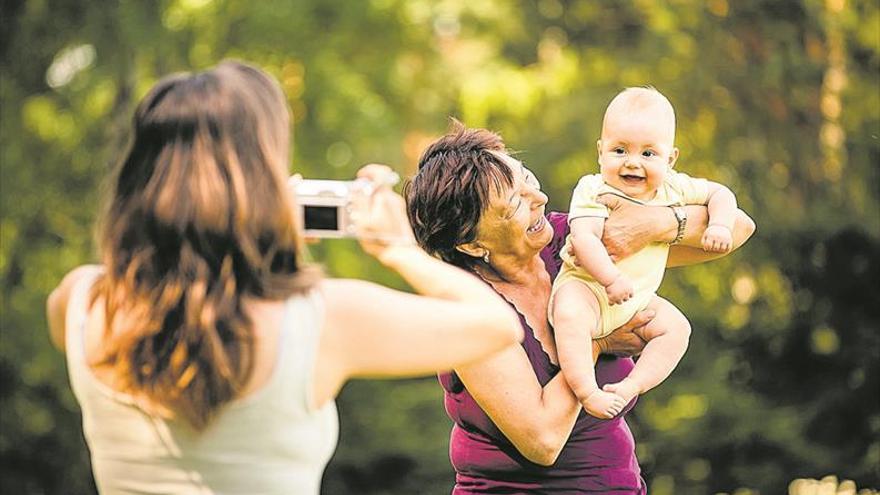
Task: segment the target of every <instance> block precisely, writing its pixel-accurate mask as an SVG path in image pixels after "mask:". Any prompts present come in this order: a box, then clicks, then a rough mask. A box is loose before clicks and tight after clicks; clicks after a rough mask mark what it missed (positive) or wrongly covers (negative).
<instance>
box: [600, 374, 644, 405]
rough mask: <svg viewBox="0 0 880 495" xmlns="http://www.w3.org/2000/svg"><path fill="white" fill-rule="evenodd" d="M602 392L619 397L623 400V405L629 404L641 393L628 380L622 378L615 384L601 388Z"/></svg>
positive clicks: (634, 384)
mask: <svg viewBox="0 0 880 495" xmlns="http://www.w3.org/2000/svg"><path fill="white" fill-rule="evenodd" d="M602 390H604V391H605V392H609V393H612V394H616V395H618V396H620V397H621V398H623V403H624V404H629V401H631V400H633V399H634V398H635V397H636V396H637V395H639V393H640V392H641V390H640V389H639V386H638V385H636V383H635V382H634V381H632V380H630V379H629V378H624V379H623V380H621V381H619V382H617V383H609V384H607V385H605V386H604V387H602Z"/></svg>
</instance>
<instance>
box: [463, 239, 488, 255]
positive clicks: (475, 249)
mask: <svg viewBox="0 0 880 495" xmlns="http://www.w3.org/2000/svg"><path fill="white" fill-rule="evenodd" d="M455 250H456V251H458V252H459V253H464V254H466V255H468V256H472V257H474V258H484V257H485V256H486V253H488V252H489V250H487V249H486V248H484V247H483V246H480V244H479V243H478V242H476V241H473V242H466V243H464V244H459V245H458V246H455Z"/></svg>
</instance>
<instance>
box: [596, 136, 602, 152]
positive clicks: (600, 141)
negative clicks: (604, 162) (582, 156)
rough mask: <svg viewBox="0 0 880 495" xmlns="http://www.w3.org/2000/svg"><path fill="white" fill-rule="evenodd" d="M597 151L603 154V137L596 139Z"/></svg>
mask: <svg viewBox="0 0 880 495" xmlns="http://www.w3.org/2000/svg"><path fill="white" fill-rule="evenodd" d="M596 151H598V152H599V154H600V155H601V154H602V140H601V139H597V140H596Z"/></svg>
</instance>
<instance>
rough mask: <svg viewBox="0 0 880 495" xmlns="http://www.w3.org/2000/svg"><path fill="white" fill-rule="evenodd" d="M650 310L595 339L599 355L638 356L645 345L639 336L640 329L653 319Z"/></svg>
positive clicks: (638, 314)
mask: <svg viewBox="0 0 880 495" xmlns="http://www.w3.org/2000/svg"><path fill="white" fill-rule="evenodd" d="M654 316H655V313H654V311H652V310H643V311H639V312H638V313H636V314H635V315H633V317H632V318H630V320H629V321H628V322H626V323H624V324H623V326H621V327H619V328H617V329H616V330H614V331H613V332H611V333H610V334H608V335H607V336H605V337H602V338H601V339H596V343H597V344H599V352H600V353H601V354H613V355H615V356H623V357H630V356H638V355H639V354H640V353H641V352H642V349H644V348H645V344H646V343H647V342H646V341H645V340H644V339H643V338H642V337H641V336H640V334H641V330H642V328H643V327H644V326H645V325H647V324H648V323H649V322H650V321H651V320H653V319H654Z"/></svg>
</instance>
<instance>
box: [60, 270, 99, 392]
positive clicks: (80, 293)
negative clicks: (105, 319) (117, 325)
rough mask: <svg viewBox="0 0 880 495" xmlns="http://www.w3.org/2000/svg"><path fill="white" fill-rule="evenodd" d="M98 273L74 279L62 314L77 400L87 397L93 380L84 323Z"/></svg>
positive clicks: (66, 351)
mask: <svg viewBox="0 0 880 495" xmlns="http://www.w3.org/2000/svg"><path fill="white" fill-rule="evenodd" d="M99 275H100V274H99V273H94V274H89V275H86V276H83V277H82V278H81V279H80V280H77V281H76V283H75V284H74V286H73V288H72V289H71V291H70V299H68V302H67V312H66V314H65V315H64V353H65V357H66V359H67V372H68V375H69V376H70V384H71V388H73V392H74V394H75V395H76V396H77V398H78V399H79V400H80V401H84V400H87V399H88V396H89V395H91V393H90V388H91V386H93V385H94V382H95V381H96V380H97V379H95V378H94V377H93V376H92V371H91V369H89V366H88V361H87V360H86V333H85V326H86V321H87V318H88V313H89V299H90V297H91V291H92V287H93V286H94V284H95V280H97V278H98V276H99Z"/></svg>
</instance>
